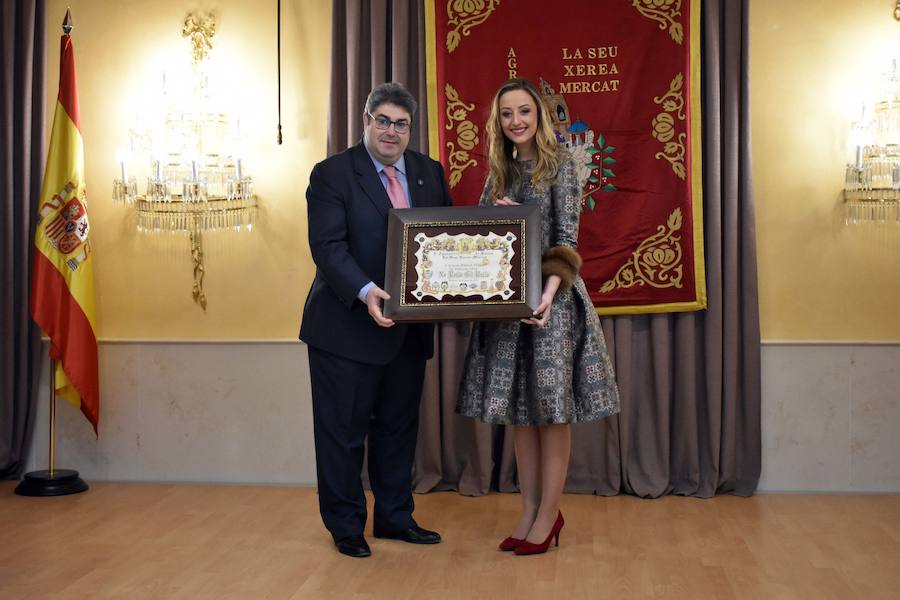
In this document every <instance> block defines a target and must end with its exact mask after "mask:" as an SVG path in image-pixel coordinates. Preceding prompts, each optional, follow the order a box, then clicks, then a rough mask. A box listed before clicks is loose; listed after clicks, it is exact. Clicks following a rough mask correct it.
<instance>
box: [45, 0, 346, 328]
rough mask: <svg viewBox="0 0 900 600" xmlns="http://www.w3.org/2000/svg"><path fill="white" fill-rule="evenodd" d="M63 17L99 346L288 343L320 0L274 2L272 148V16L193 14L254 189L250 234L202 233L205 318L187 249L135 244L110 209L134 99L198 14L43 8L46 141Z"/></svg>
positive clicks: (182, 51)
mask: <svg viewBox="0 0 900 600" xmlns="http://www.w3.org/2000/svg"><path fill="white" fill-rule="evenodd" d="M67 5H68V6H71V8H72V17H73V21H74V25H75V28H74V30H73V32H72V35H73V38H74V42H75V62H76V68H77V73H78V92H79V102H80V106H81V131H82V136H83V138H84V144H85V163H86V165H85V167H86V171H87V173H86V181H87V190H88V200H89V203H90V204H89V211H90V215H91V225H92V230H91V239H92V243H93V248H94V260H95V274H96V282H95V285H96V291H97V310H98V315H97V316H98V328H99V332H98V335H99V337H101V338H125V339H220V340H221V339H290V338H296V335H297V331H298V329H299V323H300V313H301V310H302V306H303V301H304V299H305V297H306V292H307V290H308V289H309V284H310V282H311V280H312V277H313V274H314V267H313V265H312V261H311V259H310V256H309V248H308V246H307V242H306V201H305V198H304V192H305V190H306V185H307V181H308V176H309V172H310V169H311V168H312V166H313V164H314V163H315V162H317V161H319V160H321V159H322V158H324V157H325V134H326V127H327V123H326V118H327V98H328V77H329V76H328V72H329V54H330V50H329V49H330V43H331V38H330V35H331V34H330V29H331V8H330V5H331V3H330V2H329V0H292V1H287V2H283V3H282V119H283V121H282V122H283V135H284V143H283V145H281V146H279V145H278V144H277V143H276V132H277V108H278V104H277V71H276V14H275V3H274V2H271V3H268V2H266V3H260V2H245V1H244V0H217V1H216V2H204V3H201V4H200V5H199V8H200V9H201V10H214V12H215V13H216V16H217V31H216V34H215V36H214V37H213V47H214V48H213V53H214V55H213V57H214V59H215V60H217V61H222V62H224V63H225V64H227V65H228V69H227V73H228V74H229V75H230V76H231V77H233V79H234V88H235V90H236V91H237V93H236V98H237V102H238V104H239V106H238V111H239V112H240V114H241V124H242V130H243V131H244V132H245V133H246V134H247V137H248V140H247V144H248V145H247V149H246V150H245V157H246V158H245V159H244V160H243V165H244V171H245V173H246V174H249V175H252V177H253V179H254V184H255V188H256V193H257V194H258V196H259V198H260V206H261V209H260V211H259V217H258V220H257V224H256V227H255V228H254V230H253V232H252V233H250V234H247V233H241V234H236V233H234V232H224V233H211V234H206V236H205V239H204V245H205V250H206V277H205V280H204V287H205V288H206V295H207V298H208V308H207V311H206V312H205V313H204V311H203V310H201V309H200V308H199V306H197V305H196V304H194V302H193V299H192V296H191V286H192V283H193V272H192V266H191V262H190V253H189V248H190V246H189V242H188V240H187V239H186V238H184V237H181V236H172V235H171V234H159V235H153V234H146V233H144V234H139V233H137V232H136V231H135V218H134V214H133V211H132V209H130V208H128V207H124V206H119V205H114V204H113V203H112V201H111V199H110V195H111V188H112V181H113V178H114V177H115V176H116V175H117V174H118V163H117V162H116V150H117V149H118V148H121V147H123V146H126V145H127V129H128V126H129V124H130V123H131V122H132V119H133V116H134V114H135V112H136V111H135V108H136V107H137V106H139V105H140V103H141V101H142V100H141V95H142V94H141V92H142V90H146V89H148V86H152V85H155V84H156V83H157V82H160V81H161V79H162V72H163V70H164V63H165V57H167V56H177V57H181V58H182V59H183V60H184V61H185V62H188V61H189V59H190V57H189V55H188V54H187V51H186V44H187V42H186V41H185V40H183V39H182V37H181V25H182V23H183V21H184V17H185V16H186V15H187V13H188V11H189V10H191V9H195V8H196V7H198V4H197V3H185V2H177V1H173V0H157V1H155V2H115V3H112V2H106V1H100V0H81V1H79V0H68V1H66V2H63V1H61V0H50V1H49V2H48V8H47V14H48V32H49V33H48V48H49V49H48V60H47V81H48V113H47V114H48V116H47V124H48V130H49V123H50V120H51V119H52V112H51V111H52V110H53V106H54V103H55V98H56V92H57V81H58V77H59V35H60V33H61V28H60V24H61V23H62V20H63V17H64V15H65V12H66V6H67ZM147 168H149V165H148V166H147ZM135 171H137V169H135ZM139 181H141V180H140V178H139ZM140 187H141V188H142V189H143V183H141V184H140Z"/></svg>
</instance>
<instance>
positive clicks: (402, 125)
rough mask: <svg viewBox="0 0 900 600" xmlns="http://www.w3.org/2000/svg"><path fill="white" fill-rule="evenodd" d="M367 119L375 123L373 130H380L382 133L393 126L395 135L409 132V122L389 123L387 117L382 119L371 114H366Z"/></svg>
mask: <svg viewBox="0 0 900 600" xmlns="http://www.w3.org/2000/svg"><path fill="white" fill-rule="evenodd" d="M366 114H367V115H369V118H370V119H372V120H373V121H375V129H380V130H382V131H387V129H388V128H389V127H390V126H391V125H393V126H394V131H396V132H397V133H400V134H403V133H406V132H407V131H409V121H391V120H390V119H388V118H387V117H383V116H381V115H378V116H377V117H376V116H373V115H372V113H370V112H367V113H366Z"/></svg>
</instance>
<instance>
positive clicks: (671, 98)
mask: <svg viewBox="0 0 900 600" xmlns="http://www.w3.org/2000/svg"><path fill="white" fill-rule="evenodd" d="M653 102H655V103H656V104H660V105H662V107H663V110H664V111H665V112H661V113H659V114H658V115H656V116H655V117H653V120H652V121H651V122H650V125H651V127H652V128H653V132H652V134H653V137H654V138H655V139H657V140H659V142H660V143H662V144H663V150H662V152H657V153H656V154H655V157H656V159H657V160H659V159H660V158H664V159H666V160H667V161H669V164H670V165H672V171H674V172H675V174H676V175H678V176H679V177H680V178H681V179H685V177H687V170H686V169H685V167H684V156H685V153H686V148H685V142H686V140H687V133H686V132H683V131H682V132H679V131H678V126H677V125H678V124H677V123H676V121H675V117H677V118H678V121H681V122H683V121H684V120H685V114H684V76H683V75H682V74H681V73H678V74H676V75H675V77H674V78H672V81H671V83H670V84H669V91H668V92H666V93H665V94H663V95H662V96H655V97H654V98H653ZM672 115H674V116H672ZM682 125H683V123H682Z"/></svg>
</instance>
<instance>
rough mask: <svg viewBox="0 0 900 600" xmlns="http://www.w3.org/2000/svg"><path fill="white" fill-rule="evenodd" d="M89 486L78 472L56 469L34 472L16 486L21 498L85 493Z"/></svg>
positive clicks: (26, 474)
mask: <svg viewBox="0 0 900 600" xmlns="http://www.w3.org/2000/svg"><path fill="white" fill-rule="evenodd" d="M87 489H88V484H86V483H85V482H84V480H83V479H82V478H81V477H79V476H78V471H73V470H71V469H55V470H54V471H53V473H52V474H51V473H50V471H32V472H31V473H25V477H24V478H23V479H22V481H21V482H19V485H17V486H16V493H17V494H18V495H20V496H65V495H66V494H77V493H79V492H85V491H87Z"/></svg>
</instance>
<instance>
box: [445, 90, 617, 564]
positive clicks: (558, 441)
mask: <svg viewBox="0 0 900 600" xmlns="http://www.w3.org/2000/svg"><path fill="white" fill-rule="evenodd" d="M486 129H487V136H488V145H489V161H490V173H489V176H488V179H487V182H486V183H485V186H484V192H483V193H482V195H481V202H480V204H481V205H491V204H494V205H500V206H512V205H516V204H538V205H540V207H541V228H542V243H543V262H542V271H543V274H544V277H545V283H544V290H543V294H542V295H541V303H540V305H539V306H538V308H537V309H536V310H535V312H534V316H533V317H531V318H529V319H523V320H522V321H521V322H520V321H496V322H480V323H476V324H475V326H474V328H473V331H472V337H471V339H470V344H469V349H468V353H467V355H466V361H465V367H464V369H463V378H462V383H461V386H460V395H459V403H458V405H457V412H459V413H460V414H462V415H465V416H470V417H474V418H477V419H480V420H482V421H485V422H487V423H496V424H503V425H509V426H512V430H513V433H514V439H515V448H516V467H517V471H518V478H519V488H520V490H521V494H522V516H521V518H520V519H519V522H518V523H517V524H516V526H515V528H514V529H513V531H512V534H511V535H510V536H509V537H507V538H506V539H505V540H503V542H501V544H500V549H501V550H504V551H515V553H516V554H519V555H522V554H539V553H543V552H546V551H547V549H548V548H549V546H550V542H551V541H553V540H554V539H555V541H556V545H557V546H558V545H559V533H560V530H561V529H562V527H563V523H564V521H563V516H562V513H561V512H560V510H559V503H560V498H561V496H562V492H563V486H564V485H565V481H566V474H567V472H568V467H569V451H570V447H571V428H570V424H571V423H580V422H583V421H592V420H597V419H602V418H604V417H607V416H609V415H612V414H615V413H617V412H618V411H619V393H618V389H617V388H616V383H615V379H614V375H613V370H612V366H611V364H610V361H609V355H608V354H607V351H606V343H605V341H604V339H603V332H602V331H601V329H600V322H599V320H598V319H597V313H596V312H595V311H594V307H593V304H592V303H591V300H590V298H589V297H588V293H587V289H586V288H585V286H584V281H582V279H581V277H580V276H579V275H578V271H579V268H580V267H581V258H580V257H579V255H578V252H577V250H576V248H577V244H578V219H579V216H580V214H581V195H580V190H579V188H578V181H577V177H576V174H575V165H574V163H573V162H572V159H571V158H569V156H568V154H567V153H566V152H564V151H563V150H562V149H561V148H560V147H559V146H558V144H557V140H556V136H555V134H554V132H553V128H552V124H551V121H550V114H549V112H548V110H547V108H546V106H545V105H544V103H543V102H542V101H541V99H540V95H539V94H538V92H537V90H536V89H535V87H534V85H533V84H532V83H530V82H529V81H526V80H524V79H511V80H509V81H508V82H506V83H505V84H503V86H502V87H501V88H500V89H499V91H498V92H497V94H496V95H495V96H494V100H493V104H492V107H491V116H490V118H489V120H488V123H487V127H486Z"/></svg>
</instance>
